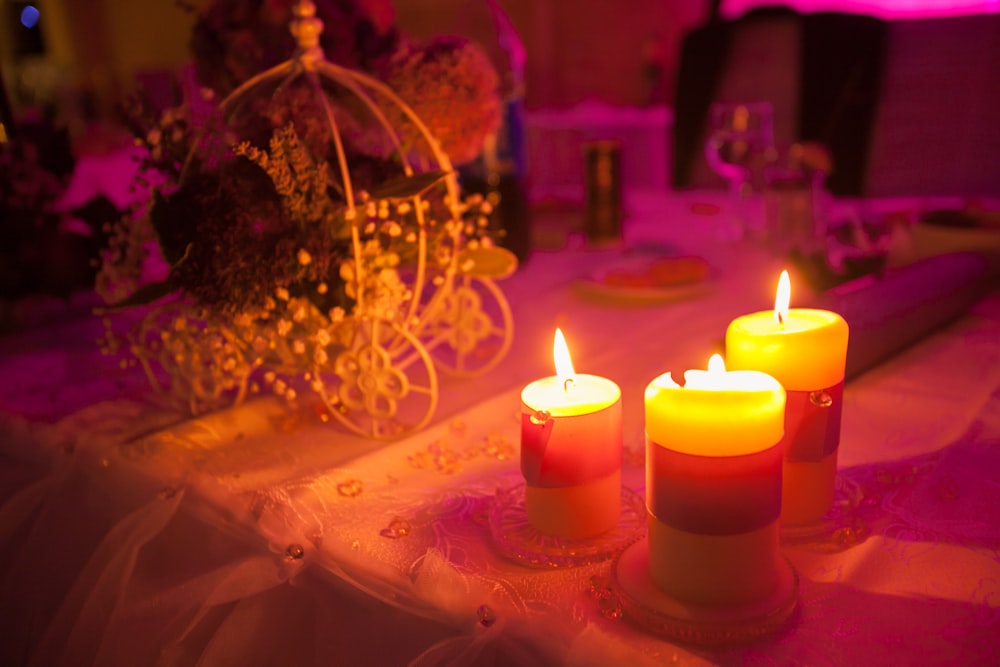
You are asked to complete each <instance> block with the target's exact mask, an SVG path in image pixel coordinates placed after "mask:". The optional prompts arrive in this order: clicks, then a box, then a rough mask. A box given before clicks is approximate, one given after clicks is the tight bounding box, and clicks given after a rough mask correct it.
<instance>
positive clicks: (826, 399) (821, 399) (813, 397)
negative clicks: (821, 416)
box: [809, 389, 833, 408]
mask: <svg viewBox="0 0 1000 667" xmlns="http://www.w3.org/2000/svg"><path fill="white" fill-rule="evenodd" d="M809 402H810V403H812V404H813V405H815V406H817V407H820V408H828V407H830V406H831V405H833V397H832V396H830V394H828V393H826V392H825V391H823V390H822V389H821V390H819V391H812V392H809Z"/></svg>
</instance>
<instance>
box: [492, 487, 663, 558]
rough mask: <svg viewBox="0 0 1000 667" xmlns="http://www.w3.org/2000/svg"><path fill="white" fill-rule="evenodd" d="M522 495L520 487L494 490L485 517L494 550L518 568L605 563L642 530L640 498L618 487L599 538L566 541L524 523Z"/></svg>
mask: <svg viewBox="0 0 1000 667" xmlns="http://www.w3.org/2000/svg"><path fill="white" fill-rule="evenodd" d="M525 492H526V487H525V485H524V484H519V485H517V486H515V487H513V488H510V489H505V490H500V491H498V492H497V495H496V497H495V498H494V500H493V506H492V508H491V510H490V515H489V522H490V533H491V536H492V538H493V543H494V544H495V545H496V547H497V550H498V551H499V552H500V554H501V555H503V556H504V557H506V558H508V559H510V560H512V561H514V562H516V563H518V564H520V565H525V566H527V567H537V568H544V569H547V570H551V569H553V568H562V567H579V566H581V565H589V564H591V563H600V562H603V561H607V560H610V559H611V558H613V557H614V556H615V554H617V553H619V552H620V551H621V550H622V549H623V548H624V547H626V546H627V545H629V544H630V543H632V542H634V541H636V540H637V539H639V538H640V537H641V536H642V533H643V531H644V530H645V527H646V504H645V502H644V501H643V498H642V496H640V495H639V494H637V493H635V492H634V491H631V490H629V489H627V488H623V487H621V486H620V485H619V489H618V497H617V500H618V514H617V516H616V517H615V523H614V525H613V526H611V527H610V528H608V529H607V530H605V531H604V532H602V533H601V534H600V535H596V536H591V537H577V538H568V537H560V536H557V535H552V534H549V533H544V532H542V531H540V530H539V529H538V528H537V527H536V526H535V525H533V524H532V523H531V522H530V521H528V510H527V506H526V503H525V500H526V493H525Z"/></svg>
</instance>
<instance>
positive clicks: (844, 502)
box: [781, 475, 865, 552]
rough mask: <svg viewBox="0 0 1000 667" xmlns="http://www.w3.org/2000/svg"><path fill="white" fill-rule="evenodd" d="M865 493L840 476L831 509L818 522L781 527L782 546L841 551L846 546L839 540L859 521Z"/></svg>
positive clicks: (855, 483)
mask: <svg viewBox="0 0 1000 667" xmlns="http://www.w3.org/2000/svg"><path fill="white" fill-rule="evenodd" d="M864 497H865V494H864V490H863V489H862V488H861V486H860V485H859V484H858V483H857V482H856V481H854V480H851V479H848V478H845V477H844V476H843V475H837V476H836V478H835V479H834V484H833V503H832V507H831V508H830V510H829V511H828V512H827V513H826V514H824V515H823V516H822V518H820V519H818V520H817V521H812V522H809V523H799V524H782V525H781V544H782V545H783V546H793V545H794V546H810V547H812V548H818V549H822V550H823V551H827V552H830V551H840V550H842V549H845V548H847V546H848V545H849V544H850V543H847V545H845V544H842V543H840V541H839V540H838V539H837V531H838V530H840V529H841V528H845V527H846V528H853V527H854V525H855V522H857V521H858V520H859V518H858V511H859V509H860V508H861V501H862V500H864Z"/></svg>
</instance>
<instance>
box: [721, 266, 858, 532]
mask: <svg viewBox="0 0 1000 667" xmlns="http://www.w3.org/2000/svg"><path fill="white" fill-rule="evenodd" d="M790 299H791V284H790V280H789V278H788V272H787V271H783V272H782V273H781V278H780V279H779V281H778V288H777V291H776V295H775V304H774V310H773V311H761V312H757V313H752V314H749V315H743V316H741V317H738V318H736V319H735V320H733V321H732V322H730V324H729V327H728V328H727V330H726V357H727V359H728V361H729V365H730V367H731V368H734V369H745V370H758V371H762V372H764V373H767V374H769V375H771V376H773V377H775V378H776V379H777V380H778V381H779V382H781V384H782V386H783V387H784V388H785V391H786V392H787V395H788V406H787V409H786V412H785V426H784V432H785V435H784V444H783V451H784V470H783V473H782V504H781V521H782V524H783V525H785V526H794V525H801V524H810V523H813V522H816V521H819V520H820V519H821V518H822V517H823V515H824V514H826V512H827V511H828V510H829V509H830V506H831V504H832V503H833V493H834V479H835V478H836V475H837V449H838V447H839V446H840V420H841V411H842V409H843V393H844V367H845V364H846V358H847V339H848V326H847V322H846V321H845V320H844V318H843V317H841V316H840V315H838V314H837V313H834V312H832V311H829V310H820V309H815V308H794V309H789V302H790Z"/></svg>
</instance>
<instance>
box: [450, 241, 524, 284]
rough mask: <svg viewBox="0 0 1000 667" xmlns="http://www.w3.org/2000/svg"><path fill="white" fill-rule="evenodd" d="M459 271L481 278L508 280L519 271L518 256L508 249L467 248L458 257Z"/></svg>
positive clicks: (497, 247)
mask: <svg viewBox="0 0 1000 667" xmlns="http://www.w3.org/2000/svg"><path fill="white" fill-rule="evenodd" d="M458 270H459V271H460V272H461V273H463V274H465V275H467V276H477V277H479V278H496V279H498V280H499V279H501V278H506V277H507V276H510V275H511V274H513V273H514V271H516V270H517V256H516V255H515V254H514V253H512V252H511V251H510V250H507V249H506V248H501V247H499V246H493V247H489V248H482V247H480V248H475V249H469V248H466V249H465V250H463V251H462V252H461V254H459V256H458Z"/></svg>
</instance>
